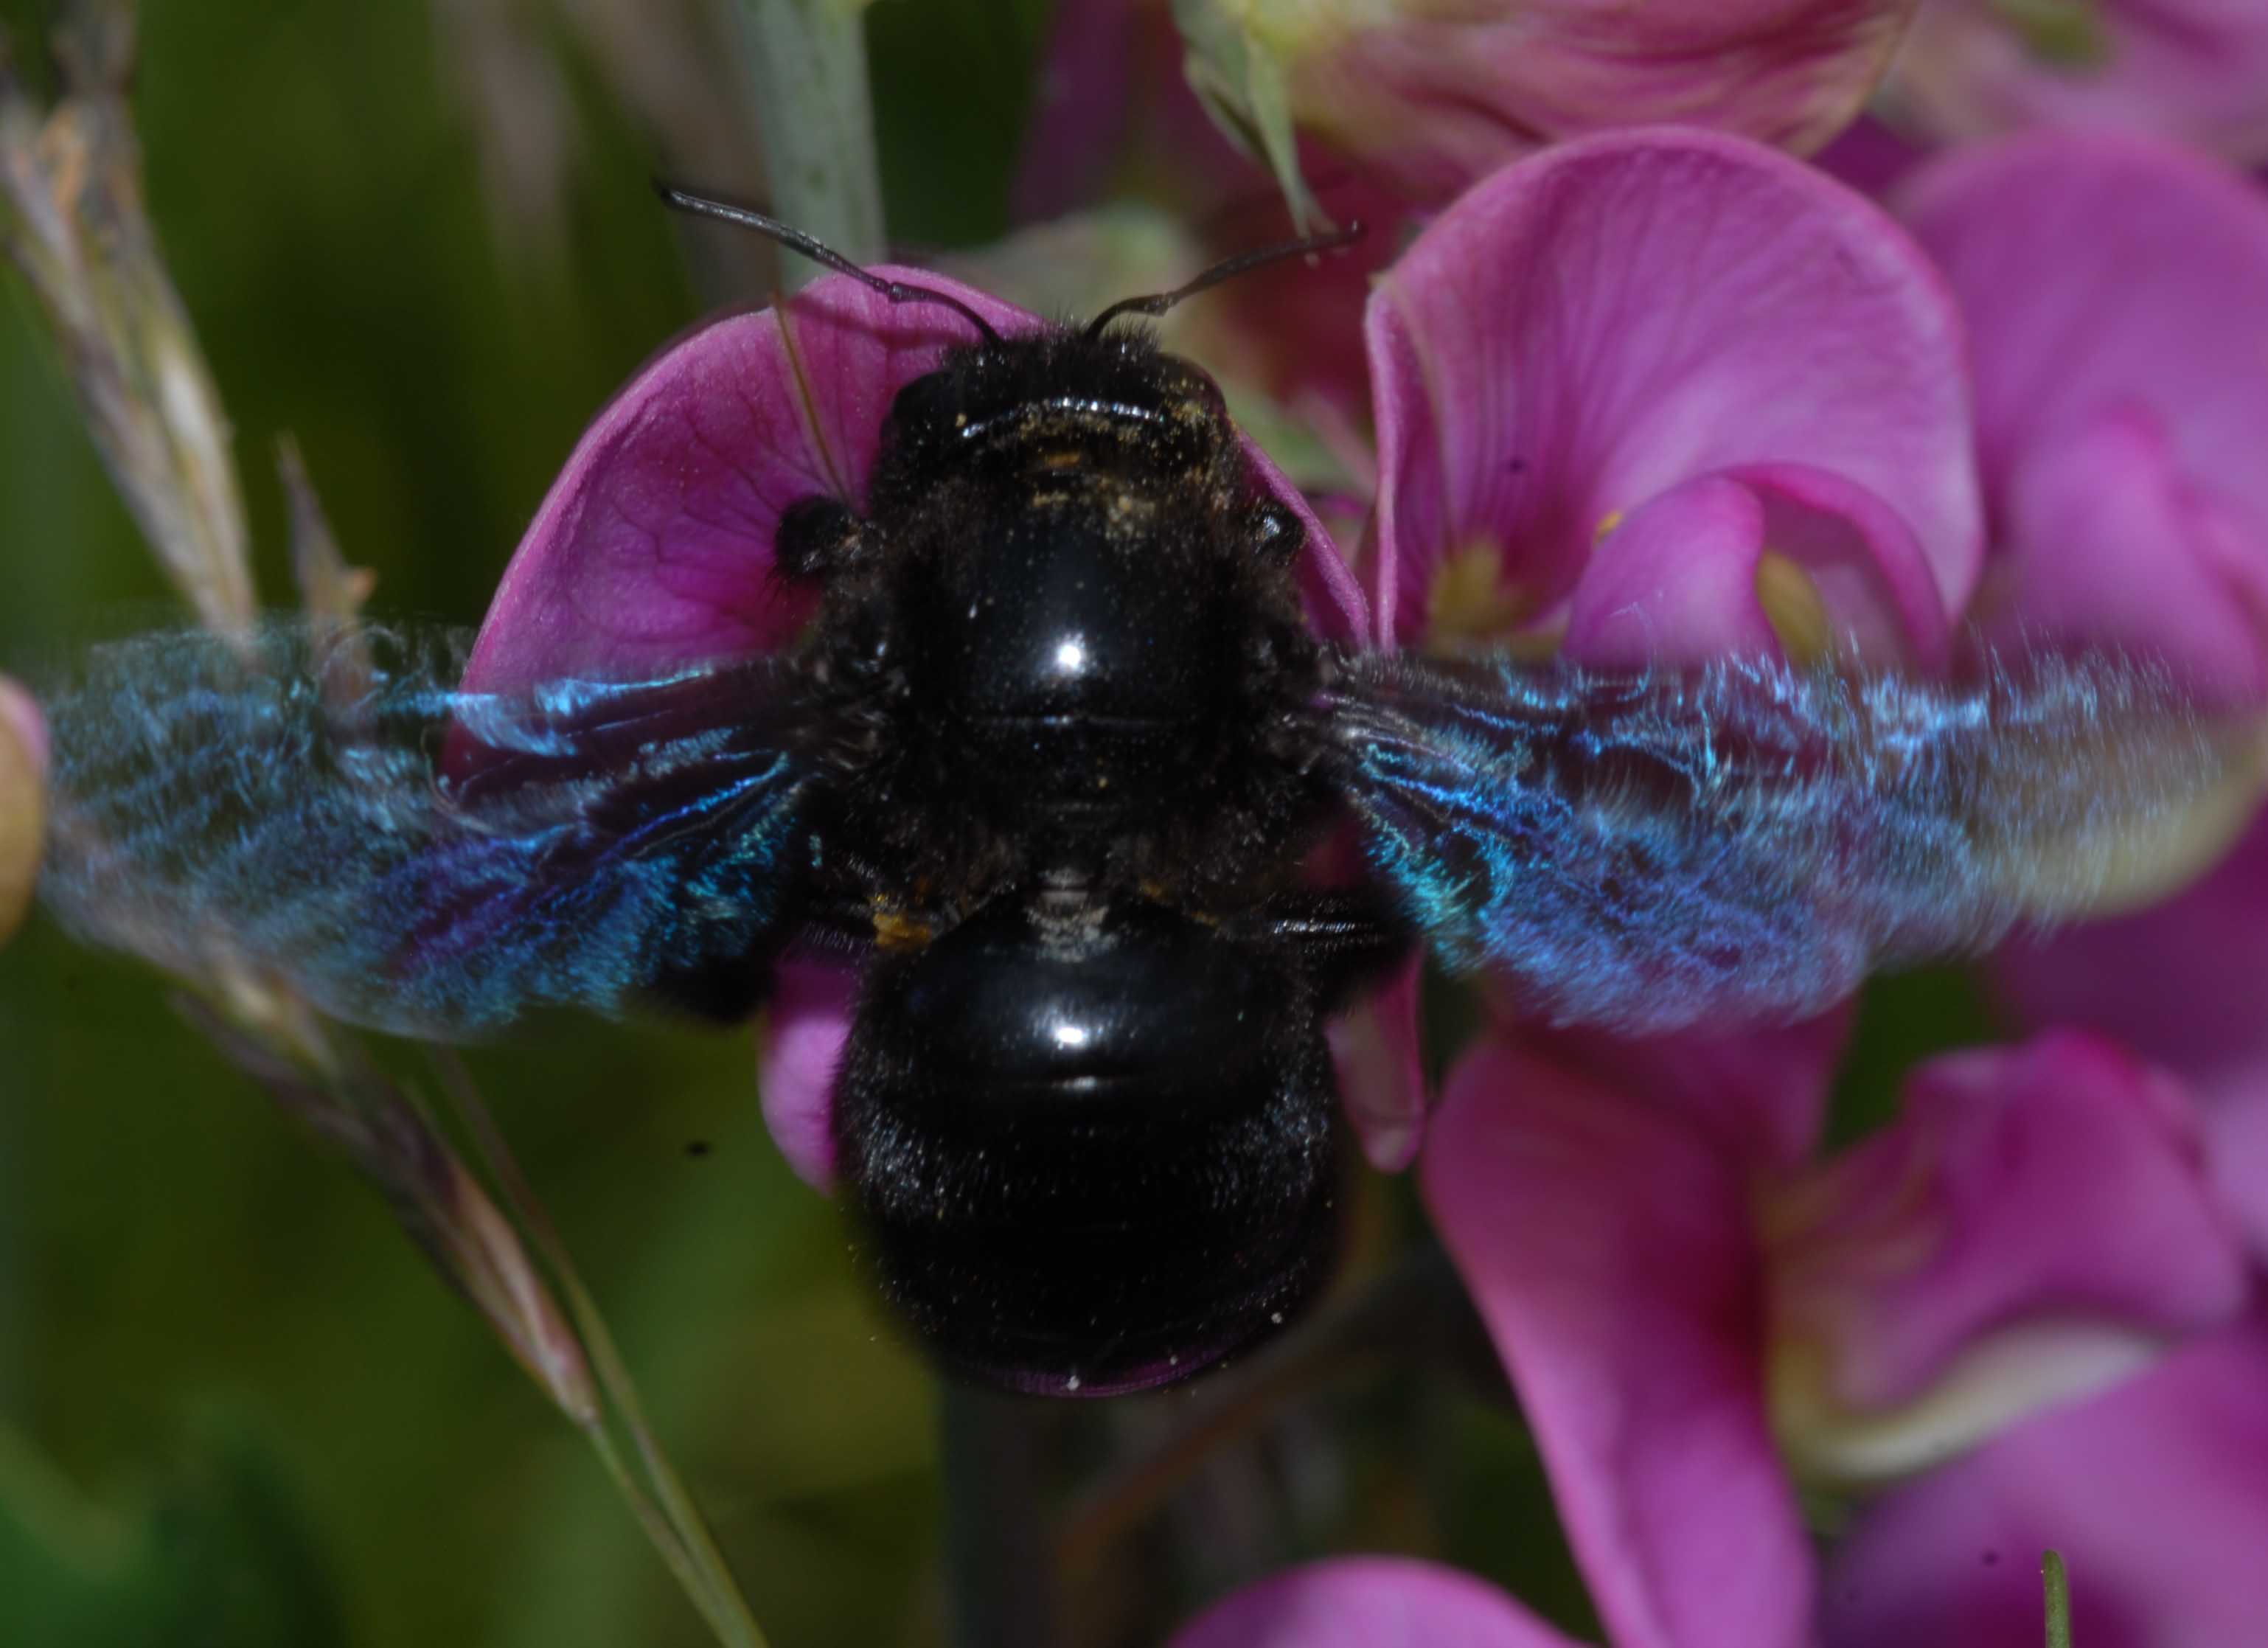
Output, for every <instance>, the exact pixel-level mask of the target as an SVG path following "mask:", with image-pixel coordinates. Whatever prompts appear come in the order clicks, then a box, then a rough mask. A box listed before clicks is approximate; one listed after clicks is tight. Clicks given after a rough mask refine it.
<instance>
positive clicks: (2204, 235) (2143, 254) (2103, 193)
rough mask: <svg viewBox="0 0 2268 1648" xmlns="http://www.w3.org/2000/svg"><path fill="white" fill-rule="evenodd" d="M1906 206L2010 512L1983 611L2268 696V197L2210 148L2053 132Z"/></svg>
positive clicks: (1911, 196)
mask: <svg viewBox="0 0 2268 1648" xmlns="http://www.w3.org/2000/svg"><path fill="white" fill-rule="evenodd" d="M1900 204H1901V210H1902V213H1903V215H1904V217H1906V219H1907V221H1908V222H1909V223H1911V224H1912V225H1913V228H1914V232H1915V233H1916V235H1917V236H1918V238H1919V239H1921V241H1922V243H1923V245H1924V246H1926V247H1927V248H1928V249H1929V251H1930V252H1931V253H1932V254H1934V255H1935V257H1936V258H1937V260H1938V262H1939V264H1940V267H1941V268H1942V269H1944V271H1945V274H1946V277H1947V279H1948V281H1949V282H1950V283H1951V284H1952V287H1953V289H1954V291H1955V294H1956V295H1957V296H1958V298H1959V299H1960V302H1961V305H1962V313H1963V314H1964V315H1965V317H1966V319H1967V320H1968V323H1969V327H1970V339H1971V350H1970V356H1971V364H1972V370H1973V372H1974V375H1975V379H1976V394H1977V445H1978V452H1979V454H1980V457H1981V460H1982V464H1983V468H1984V475H1985V489H1986V494H1987V496H1988V497H1989V498H1991V499H1992V505H1993V513H1994V515H1995V517H1996V520H1997V522H1998V528H1999V529H1998V531H1997V533H1996V538H1997V540H1998V541H1996V543H1995V544H1994V546H1993V548H1994V552H1995V555H1996V556H1997V557H1998V558H1999V570H1998V571H1997V573H1996V578H1995V580H1994V585H1993V587H1994V591H1995V600H1994V602H1993V604H1992V607H1991V608H1990V609H1989V610H1988V613H1987V614H1986V615H1987V616H1988V617H1989V618H1991V619H1992V621H1993V622H1997V623H1999V625H2001V626H2002V627H2003V628H2004V629H2019V628H2031V627H2037V628H2038V629H2041V630H2042V631H2043V632H2045V633H2048V634H2050V635H2053V636H2058V637H2072V638H2083V639H2094V640H2100V641H2107V642H2126V643H2131V644H2137V645H2147V646H2150V647H2152V648H2154V649H2161V650H2162V651H2164V654H2165V656H2166V657H2167V658H2168V659H2169V662H2171V663H2172V664H2173V665H2175V666H2176V667H2177V668H2183V669H2188V670H2190V671H2191V673H2193V674H2195V675H2196V676H2197V677H2198V681H2199V682H2200V685H2202V686H2207V687H2212V686H2216V685H2217V686H2219V687H2220V688H2222V689H2223V690H2232V689H2235V688H2238V687H2242V686H2245V685H2246V684H2248V683H2252V684H2254V687H2255V689H2256V690H2257V681H2258V678H2259V677H2260V676H2261V674H2262V672H2263V669H2264V665H2263V662H2262V659H2263V656H2264V651H2268V644H2264V642H2263V640H2262V639H2261V636H2262V635H2263V634H2264V626H2268V593H2264V592H2268V464H2263V463H2262V462H2261V461H2260V454H2261V452H2263V451H2264V450H2268V372H2259V371H2257V370H2252V369H2251V366H2250V364H2247V363H2257V360H2258V359H2259V358H2260V357H2261V355H2262V352H2263V350H2264V349H2268V200H2264V199H2263V198H2262V197H2261V195H2260V193H2259V191H2258V190H2257V188H2254V187H2252V186H2251V185H2250V184H2249V183H2247V182H2246V181H2245V180H2242V179H2240V178H2238V177H2236V176H2235V175H2234V174H2232V173H2227V172H2225V171H2223V170H2222V169H2221V168H2220V167H2219V166H2215V165H2213V163H2211V162H2209V161H2206V160H2205V159H2203V158H2199V157H2198V156H2195V155H2191V154H2186V153H2183V152H2182V151H2176V150H2172V149H2168V148H2162V147H2160V146H2158V145H2155V144H2154V143H2147V142H2144V141H2141V140H2139V139H2134V138H2128V137H2123V136H2111V135H2108V134H2095V135H2081V134H2077V133H2043V134H2036V135H2034V136H2028V137H2023V138H2019V139H2014V140H2011V141H2008V142H2006V143H1997V144H1992V145H1988V146H1986V147H1984V148H1981V149H1978V150H1976V151H1960V152H1955V153H1954V154H1952V155H1950V156H1948V158H1944V159H1941V160H1940V161H1938V162H1936V163H1934V164H1933V165H1932V166H1928V167H1926V168H1925V169H1924V170H1923V171H1922V172H1920V173H1918V174H1917V175H1916V176H1915V177H1914V178H1913V179H1912V180H1911V183H1910V184H1909V185H1908V186H1907V188H1905V189H1904V191H1903V192H1902V194H1901V195H1900ZM2106 224H2113V225H2116V232H2106V231H2105V225H2106ZM2003 582H2005V584H2006V585H2007V587H2006V588H2005V590H2003V589H2001V588H1999V585H2001V584H2002V583H2003Z"/></svg>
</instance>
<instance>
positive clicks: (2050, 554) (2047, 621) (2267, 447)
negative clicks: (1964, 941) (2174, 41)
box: [1900, 133, 2268, 1255]
mask: <svg viewBox="0 0 2268 1648" xmlns="http://www.w3.org/2000/svg"><path fill="white" fill-rule="evenodd" d="M1900 202H1901V210H1902V212H1903V213H1904V216H1905V217H1906V218H1907V220H1908V221H1909V222H1910V223H1911V224H1912V226H1913V228H1914V231H1915V232H1916V234H1917V235H1918V236H1919V237H1920V239H1921V240H1922V242H1923V244H1924V245H1925V246H1927V247H1928V248H1929V250H1930V251H1931V252H1932V253H1933V254H1934V255H1935V257H1936V258H1937V259H1938V261H1940V265H1941V266H1942V267H1943V269H1944V270H1945V272H1946V276H1947V278H1948V281H1949V282H1950V283H1952V285H1953V288H1954V290H1955V294H1956V295H1957V297H1958V298H1959V299H1960V302H1961V305H1962V310H1963V312H1964V313H1965V314H1966V316H1967V318H1968V321H1969V326H1970V334H1971V338H1972V344H1971V364H1972V372H1973V376H1974V379H1975V382H1976V392H1977V439H1978V452H1979V455H1980V460H1981V467H1982V472H1983V477H1984V484H1985V495H1986V498H1987V503H1988V507H1989V510H1990V513H1991V516H1992V520H1993V523H1994V529H1993V538H1992V546H1991V550H1990V556H1991V559H1990V563H1989V566H1990V570H1989V572H1988V575H1987V578H1986V582H1985V596H1984V599H1983V600H1981V601H1980V603H1979V607H1978V611H1977V616H1978V619H1979V622H1981V623H1982V625H1983V626H1984V627H1985V630H1986V632H1987V633H1988V634H1992V635H1998V636H2002V637H2008V636H2028V637H2031V638H2033V639H2035V640H2037V641H2041V642H2047V643H2064V644H2074V643H2100V642H2102V641H2110V642H2112V643H2116V644H2121V645H2124V646H2126V647H2129V648H2131V649H2133V650H2136V651H2147V652H2149V653H2152V654H2154V655H2156V656H2158V657H2161V658H2164V659H2165V660H2166V661H2167V662H2168V663H2169V665H2170V666H2172V667H2174V668H2175V669H2176V670H2177V671H2179V672H2180V673H2182V674H2183V676H2184V677H2185V678H2186V679H2187V681H2189V683H2190V685H2191V688H2192V690H2194V691H2196V692H2198V694H2200V695H2203V696H2205V697H2206V698H2208V699H2209V700H2212V701H2215V702H2219V703H2225V704H2229V705H2232V706H2235V707H2246V706H2252V705H2257V704H2259V703H2263V702H2264V701H2268V469H2264V466H2263V465H2262V463H2261V461H2260V454H2261V452H2264V451H2268V377H2264V376H2263V374H2262V373H2261V372H2257V371H2255V370H2252V369H2251V368H2250V366H2249V365H2247V364H2245V363H2246V362H2248V361H2250V360H2254V359H2257V358H2259V357H2261V355H2262V352H2263V350H2264V349H2268V199H2264V198H2263V197H2262V196H2261V195H2260V193H2259V191H2258V190H2257V188H2255V187H2254V186H2253V185H2251V184H2250V182H2248V181H2247V180H2243V179H2242V178H2239V177H2237V176H2235V175H2234V174H2232V173H2228V172H2226V171H2224V170H2222V169H2221V168H2220V166H2217V165H2215V164H2213V162H2211V161H2208V160H2205V159H2204V158H2199V157H2197V156H2194V155H2191V154H2189V153H2186V152H2183V151H2178V150H2173V149H2169V148H2164V147H2161V146H2159V145H2157V144H2155V143H2149V142H2147V141H2143V140H2139V139H2132V138H2127V137H2121V136H2086V135H2078V134H2060V135H2058V134H2047V133H2041V134H2035V135H2032V136H2026V137H2022V138H2018V139H2012V140H2009V141H2007V142H2005V143H1998V144H1994V145H1991V146H1987V147H1983V148H1979V149H1977V150H1975V151H1967V152H1955V153H1954V154H1952V155H1949V156H1948V157H1946V158H1943V159H1941V160H1940V161H1938V162H1937V163H1935V164H1934V165H1933V166H1930V167H1928V168H1926V170H1925V171H1924V172H1922V173H1920V174H1918V176H1917V177H1915V178H1914V179H1913V180H1911V185H1910V186H1909V187H1908V188H1907V189H1906V190H1905V191H1904V194H1903V195H1901V197H1900ZM2105 224H2115V225H2117V231H2116V232H2111V233H2106V232H2104V228H2103V225H2105ZM2248 800H2249V797H2248V794H2247V792H2246V791H2243V790H2242V789H2241V788H2240V789H2238V790H2237V791H2235V792H2234V793H2233V794H2232V796H2231V797H2230V803H2231V805H2230V807H2229V809H2228V817H2227V818H2226V819H2225V820H2220V824H2221V828H2220V829H2219V830H2215V829H2213V828H2205V829H2204V830H2202V831H2200V832H2199V833H2198V838H2197V839H2196V840H2194V841H2192V842H2188V843H2186V844H2185V850H2181V851H2178V852H2173V853H2169V855H2167V856H2169V857H2171V858H2173V859H2174V860H2175V861H2176V869H2177V870H2178V869H2180V868H2182V867H2183V866H2186V868H2187V869H2188V870H2189V872H2191V873H2194V872H2195V871H2196V870H2197V869H2198V868H2199V867H2202V866H2203V865H2204V864H2209V863H2211V862H2212V860H2213V858H2214V857H2217V856H2219V854H2220V850H2221V849H2222V847H2223V845H2224V843H2225V842H2226V839H2227V835H2228V832H2229V831H2230V830H2231V829H2233V828H2242V821H2243V818H2244V816H2245V812H2246V810H2247V806H2248ZM2208 822H2209V823H2210V822H2212V821H2211V820H2208ZM2164 887H2165V883H2164V881H2163V879H2160V881H2159V882H2158V884H2157V886H2156V887H2154V888H2152V889H2149V890H2151V891H2155V892H2160V893H2162V891H2163V890H2164ZM2264 969H2268V822H2255V823H2254V824H2253V825H2252V826H2251V830H2250V834H2249V835H2246V836H2245V837H2244V839H2243V840H2242V842H2241V843H2240V844H2239V845H2238V846H2237V848H2236V850H2235V851H2234V852H2233V853H2229V854H2228V856H2227V857H2225V858H2223V859H2222V860H2221V862H2220V864H2219V866H2218V868H2215V869H2213V871H2212V872H2210V873H2209V874H2207V875H2205V877H2204V879H2201V880H2199V881H2198V882H2197V883H2196V884H2195V885H2194V886H2192V887H2190V888H2188V890H2186V891H2184V892H2182V893H2180V894H2178V895H2177V896H2175V897H2173V898H2172V899H2170V900H2169V901H2163V902H2160V903H2157V904H2156V905H2155V906H2154V908H2148V909H2140V910H2139V911H2137V912H2136V913H2133V914H2131V915H2127V916H2122V917H2119V918H2117V919H2114V920H2109V921H2102V922H2098V923H2094V924H2092V925H2089V926H2087V927H2083V928H2080V929H2078V930H2075V931H2068V932H2065V933H2062V934H2059V935H2057V936H2054V937H2052V938H2047V939H2045V940H2042V941H2039V942H2036V943H2032V944H2027V945H2020V946H2017V947H2014V948H2012V949H2011V950H2010V951H2009V952H2008V953H2006V954H2005V955H2004V956H2003V957H2002V958H2001V959H2000V960H1999V963H1998V965H1997V966H1996V967H1995V970H1994V975H1995V979H1996V982H1998V984H1999V988H2000V990H2001V992H2002V994H2003V995H2004V996H2005V997H2006V998H2007V1000H2008V1001H2009V1002H2010V1003H2011V1004H2014V1006H2015V1007H2016V1008H2017V1010H2018V1011H2019V1012H2021V1015H2022V1016H2023V1017H2024V1019H2027V1020H2029V1021H2030V1022H2032V1023H2036V1024H2047V1023H2062V1022H2068V1023H2081V1024H2091V1025H2095V1026H2101V1027H2102V1028H2104V1029H2107V1030H2110V1031H2111V1032H2112V1033H2114V1034H2118V1035H2120V1036H2123V1037H2124V1038H2126V1039H2127V1040H2128V1041H2131V1042H2132V1044H2133V1045H2135V1046H2136V1047H2138V1048H2141V1049H2142V1050H2143V1051H2144V1052H2146V1053H2147V1054H2148V1055H2149V1056H2152V1057H2154V1058H2158V1059H2161V1060H2162V1061H2164V1062H2165V1063H2168V1064H2169V1066H2171V1067H2173V1068H2175V1069H2176V1070H2181V1071H2182V1072H2183V1074H2184V1075H2186V1076H2188V1077H2189V1078H2191V1080H2192V1081H2193V1082H2194V1083H2195V1084H2196V1085H2197V1087H2198V1092H2199V1093H2200V1094H2201V1096H2202V1097H2203V1098H2204V1099H2205V1100H2206V1103H2207V1127H2208V1129H2209V1131H2210V1133H2211V1135H2212V1137H2213V1138H2214V1140H2215V1141H2216V1144H2217V1148H2216V1149H2215V1151H2214V1152H2213V1165H2214V1171H2215V1173H2216V1175H2217V1176H2218V1177H2219V1179H2220V1182H2221V1184H2222V1186H2223V1188H2224V1190H2225V1191H2226V1192H2227V1194H2228V1196H2230V1197H2231V1199H2232V1201H2233V1202H2234V1203H2235V1205H2236V1206H2237V1207H2239V1208H2240V1209H2241V1210H2243V1211H2244V1213H2245V1215H2246V1217H2247V1218H2248V1221H2249V1223H2250V1226H2251V1229H2252V1231H2253V1233H2254V1241H2255V1245H2256V1247H2257V1251H2258V1252H2260V1253H2261V1254H2264V1255H2268V1015H2264V1014H2263V1012H2262V1011H2261V997H2260V992H2259V980H2260V978H2261V977H2262V976H2263V972H2264Z"/></svg>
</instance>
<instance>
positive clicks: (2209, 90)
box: [1890, 0, 2268, 166]
mask: <svg viewBox="0 0 2268 1648" xmlns="http://www.w3.org/2000/svg"><path fill="white" fill-rule="evenodd" d="M1890 90H1891V93H1892V100H1893V102H1894V104H1895V105H1896V107H1897V108H1898V109H1899V110H1900V111H1901V112H1902V114H1905V115H1907V116H1910V117H1911V120H1912V121H1913V122H1914V123H1915V124H1916V125H1918V126H1919V127H1921V128H1922V129H1926V130H1927V131H1930V132H1933V133H1934V134H1936V135H1938V136H1945V137H1955V138H1975V137H1979V136H1987V135H1990V134H1992V133H1996V132H2004V131H2009V130H2013V129H2016V128H2018V127H2024V126H2095V127H2103V126H2109V127H2118V128H2123V129H2126V130H2130V131H2138V132H2147V133H2154V134H2157V135H2159V136H2167V137H2176V138H2181V139H2183V140H2184V141H2186V142H2189V143H2195V144H2197V145H2198V147H2200V148H2203V149H2206V150H2210V151H2213V153H2216V154H2219V155H2221V156H2224V157H2225V158H2228V159H2230V160H2234V161H2235V162H2237V163H2238V164H2240V165H2243V166H2254V165H2257V164H2259V163H2260V162H2262V161H2268V7H2262V6H2259V5H2257V4H2253V3H2252V0H2056V3H2054V4H2029V5H2014V4H2009V3H2008V0H1927V3H1926V4H1924V5H1923V6H1922V8H1921V11H1920V13H1919V15H1918V16H1917V17H1916V18H1915V19H1914V23H1913V27H1912V29H1911V33H1909V34H1908V36H1907V40H1906V45H1905V49H1904V52H1902V53H1901V54H1900V55H1899V56H1898V59H1897V65H1896V72H1895V74H1894V75H1893V77H1892V79H1891V83H1890Z"/></svg>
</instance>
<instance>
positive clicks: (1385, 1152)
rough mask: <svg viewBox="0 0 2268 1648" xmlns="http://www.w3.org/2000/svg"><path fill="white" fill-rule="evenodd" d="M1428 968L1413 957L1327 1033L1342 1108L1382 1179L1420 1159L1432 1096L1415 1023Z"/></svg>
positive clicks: (1337, 1020)
mask: <svg viewBox="0 0 2268 1648" xmlns="http://www.w3.org/2000/svg"><path fill="white" fill-rule="evenodd" d="M1424 974H1425V958H1424V957H1422V956H1418V955H1412V956H1411V957H1410V960H1407V961H1405V962H1403V964H1402V965H1401V966H1400V967H1396V968H1395V972H1394V975H1393V977H1392V978H1391V979H1389V980H1388V982H1387V983H1386V984H1385V986H1384V987H1383V988H1381V989H1380V990H1375V991H1373V992H1372V994H1371V995H1369V996H1368V997H1366V998H1364V999H1363V1000H1361V1001H1359V1002H1357V1003H1356V1004H1354V1005H1353V1006H1352V1007H1351V1008H1350V1009H1349V1010H1348V1011H1347V1012H1344V1013H1342V1014H1340V1015H1339V1017H1338V1018H1337V1019H1333V1020H1332V1021H1331V1023H1330V1024H1329V1026H1328V1027H1327V1034H1329V1038H1330V1044H1331V1062H1332V1063H1333V1064H1335V1065H1336V1066H1337V1070H1338V1078H1339V1100H1340V1102H1341V1103H1343V1104H1344V1106H1345V1107H1346V1114H1347V1120H1348V1121H1349V1122H1351V1123H1353V1125H1354V1130H1355V1137H1358V1138H1359V1139H1360V1140H1361V1141H1362V1151H1363V1154H1364V1155H1365V1156H1366V1157H1367V1158H1368V1159H1369V1160H1370V1165H1371V1166H1373V1167H1375V1168H1377V1169H1378V1171H1379V1172H1381V1173H1400V1172H1401V1171H1402V1170H1403V1168H1405V1167H1407V1166H1410V1163H1411V1162H1413V1161H1415V1160H1417V1159H1418V1145H1419V1144H1422V1143H1423V1142H1424V1140H1425V1113H1426V1110H1427V1108H1428V1106H1429V1104H1430V1102H1431V1094H1430V1093H1429V1091H1428V1084H1427V1082H1426V1080H1425V1041H1424V1037H1423V1035H1422V1034H1421V1031H1420V1026H1419V1024H1418V986H1419V982H1420V981H1421V979H1422V978H1423V976H1424Z"/></svg>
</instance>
